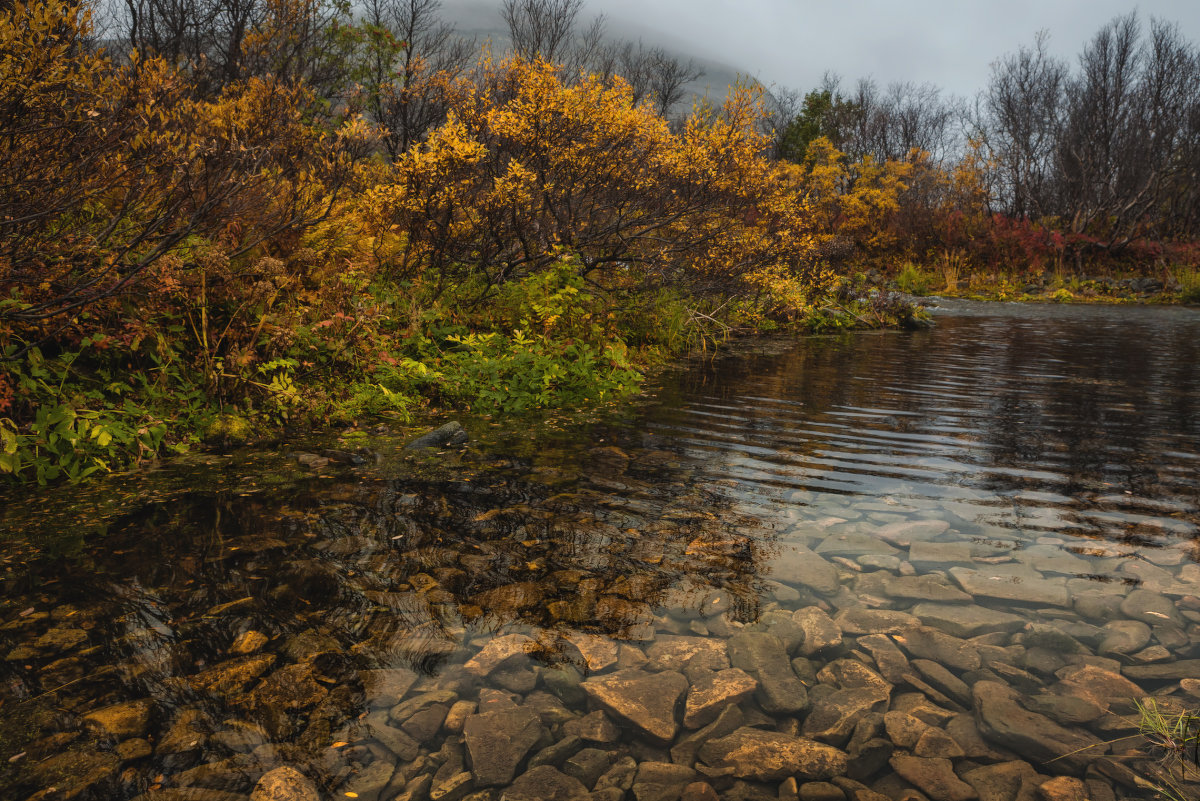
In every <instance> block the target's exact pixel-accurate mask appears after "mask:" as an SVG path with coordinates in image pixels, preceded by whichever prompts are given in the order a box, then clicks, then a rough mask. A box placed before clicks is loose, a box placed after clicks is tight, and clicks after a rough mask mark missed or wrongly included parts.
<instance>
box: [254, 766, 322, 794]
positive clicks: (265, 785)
mask: <svg viewBox="0 0 1200 801" xmlns="http://www.w3.org/2000/svg"><path fill="white" fill-rule="evenodd" d="M320 798H321V797H320V795H319V794H318V793H317V788H316V785H314V784H313V783H312V782H311V781H310V780H309V779H308V777H307V776H305V775H304V774H303V773H301V772H300V771H298V770H296V769H295V768H293V767H290V766H287V765H285V766H283V767H281V768H275V769H274V770H271V771H268V772H267V773H264V774H263V777H262V778H261V779H259V780H258V784H257V785H255V787H254V791H253V792H252V793H250V801H320Z"/></svg>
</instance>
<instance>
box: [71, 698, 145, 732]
mask: <svg viewBox="0 0 1200 801" xmlns="http://www.w3.org/2000/svg"><path fill="white" fill-rule="evenodd" d="M154 707H155V705H154V701H152V700H150V699H149V698H143V699H142V700H140V701H126V702H125V703H123V704H113V705H112V706H106V707H104V708H103V709H97V710H94V711H92V712H89V713H87V714H86V715H84V716H83V722H84V723H86V724H88V725H89V726H91V727H93V728H96V729H99V730H100V731H101V732H103V733H104V734H106V735H108V736H109V737H112V738H113V739H116V740H126V739H129V738H130V737H145V736H146V733H147V732H148V731H149V730H150V718H151V716H152V715H153V714H154Z"/></svg>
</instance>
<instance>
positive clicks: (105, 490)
mask: <svg viewBox="0 0 1200 801" xmlns="http://www.w3.org/2000/svg"><path fill="white" fill-rule="evenodd" d="M936 318H937V322H938V325H937V326H936V328H934V329H933V330H930V331H922V332H916V333H903V332H886V333H867V334H857V335H853V336H850V337H846V338H840V337H839V338H815V339H808V340H804V341H800V342H795V341H790V342H788V341H778V340H772V341H763V342H754V343H741V344H739V345H737V346H736V347H735V348H731V349H730V350H729V352H727V353H726V355H725V356H724V357H723V358H720V359H717V360H716V361H715V362H712V363H697V364H696V365H694V366H693V367H691V368H687V369H681V370H679V371H676V372H673V373H670V374H668V375H667V376H666V377H665V378H664V379H663V380H662V387H661V388H660V389H659V390H658V391H656V392H655V393H654V394H653V396H652V397H650V398H649V399H648V400H646V401H645V402H644V403H641V404H639V405H638V406H636V407H635V408H633V409H632V410H626V411H624V412H622V413H620V414H613V415H610V416H607V417H603V418H601V419H588V420H585V419H578V418H576V419H570V418H561V419H556V418H547V419H544V420H539V421H535V422H531V423H525V422H522V423H521V424H519V425H513V424H512V423H511V422H510V421H500V422H493V423H489V422H487V421H476V422H475V423H474V424H470V423H468V429H469V431H470V432H471V434H472V437H473V438H472V441H471V443H470V444H469V445H468V446H466V447H465V448H463V449H457V450H454V451H449V452H444V453H413V452H411V451H404V450H403V449H402V446H403V444H404V442H405V441H406V438H404V437H399V436H391V435H389V434H387V433H376V434H372V435H368V436H365V437H349V438H346V439H344V440H342V442H341V443H340V444H338V445H337V446H338V447H341V448H355V447H363V448H367V449H369V450H370V451H371V453H372V454H377V456H376V457H375V458H374V459H373V460H371V461H370V462H369V463H368V464H365V465H362V466H358V467H351V466H340V465H339V464H337V463H336V462H335V463H331V464H329V465H320V462H319V461H318V462H317V465H318V466H317V467H315V468H313V467H308V466H304V465H302V464H300V463H299V462H298V461H297V460H296V459H295V458H294V456H288V455H286V454H278V455H269V454H259V455H240V456H238V455H235V456H233V457H215V456H214V457H211V458H196V459H183V460H180V461H178V462H176V463H173V464H171V465H168V466H166V467H164V468H161V469H158V470H154V471H144V472H143V473H139V474H136V475H131V476H127V477H121V478H118V479H115V480H113V481H109V482H105V483H102V484H98V485H94V486H92V487H89V488H85V489H81V490H67V491H63V492H58V493H51V494H47V495H39V496H38V497H36V498H34V497H28V496H29V495H31V494H27V497H24V498H20V497H10V498H9V499H7V502H6V503H5V506H4V511H3V516H2V518H0V526H2V527H3V528H4V530H5V531H6V532H7V533H6V535H5V536H6V539H5V540H3V541H0V556H2V558H3V568H4V573H3V583H2V584H0V587H2V588H3V594H2V595H0V671H2V672H3V686H0V798H4V799H9V798H12V799H31V798H36V799H45V800H47V801H49V800H50V799H67V798H79V799H120V800H122V801H123V800H124V799H130V798H139V799H142V800H143V801H183V800H184V799H191V801H246V800H247V799H249V798H253V799H254V801H260V799H277V800H278V799H305V801H310V800H311V799H316V798H328V799H335V798H336V799H341V798H358V799H363V801H392V799H410V800H411V801H460V799H473V801H501V800H502V799H508V801H518V800H519V799H527V800H528V801H535V800H541V799H558V800H559V801H565V800H566V799H584V798H588V797H589V796H590V797H591V798H594V799H597V800H601V799H603V801H619V800H620V799H623V798H624V799H637V801H659V800H664V801H671V800H673V799H680V798H682V799H685V801H698V800H699V799H714V798H721V799H776V798H778V799H796V798H802V799H805V800H806V801H843V799H846V800H847V801H882V799H883V798H891V799H910V800H911V801H921V799H930V801H971V800H972V799H976V798H978V799H980V800H981V801H1018V800H1019V801H1083V799H1091V800H1092V801H1109V800H1110V799H1114V798H1125V797H1154V796H1155V795H1156V791H1155V790H1154V789H1153V785H1155V784H1158V785H1160V786H1161V785H1162V784H1163V782H1164V773H1163V771H1164V770H1166V769H1170V768H1172V765H1171V764H1170V763H1169V762H1167V761H1164V756H1166V754H1165V753H1164V751H1163V749H1161V748H1160V747H1158V746H1156V744H1155V743H1154V742H1150V741H1147V740H1146V739H1145V738H1144V737H1141V736H1139V735H1138V725H1139V719H1140V718H1141V717H1142V715H1141V713H1140V712H1139V709H1146V708H1151V709H1154V710H1157V711H1158V712H1159V713H1161V714H1162V715H1165V716H1166V717H1167V718H1168V719H1174V718H1175V716H1178V715H1179V714H1180V713H1183V712H1186V711H1188V710H1193V709H1198V708H1200V564H1198V562H1200V541H1198V534H1200V530H1198V525H1200V313H1197V312H1196V311H1195V310H1186V309H1154V308H1100V307H1063V306H1054V307H1051V306H1015V305H1013V306H991V305H989V306H982V305H971V304H965V303H953V304H946V305H944V306H943V307H941V308H939V309H938V310H937V312H936ZM464 422H466V421H464ZM331 444H332V443H301V444H295V445H293V446H292V447H293V448H294V449H298V450H304V449H313V450H318V451H319V450H320V449H321V448H323V447H325V448H327V447H330V445H331ZM1181 733H1182V734H1184V735H1189V736H1200V735H1198V734H1197V727H1196V724H1193V723H1189V722H1188V721H1187V719H1184V720H1183V723H1182V729H1181ZM1186 761H1187V760H1186V759H1185V763H1186ZM1184 767H1185V768H1188V766H1187V765H1186V764H1185V766H1184ZM1188 770H1190V771H1191V772H1189V773H1187V774H1185V777H1184V780H1185V781H1186V779H1187V778H1191V777H1192V776H1193V775H1194V771H1195V768H1194V767H1192V768H1188ZM1170 776H1174V777H1175V780H1179V776H1180V774H1179V768H1178V766H1175V767H1174V769H1173V772H1172V773H1171V774H1170ZM1179 789H1180V790H1181V791H1182V793H1183V794H1184V795H1185V797H1187V796H1189V795H1190V797H1196V793H1195V791H1196V788H1195V787H1194V786H1190V787H1189V786H1187V785H1186V784H1184V785H1182V786H1181V787H1180V788H1179Z"/></svg>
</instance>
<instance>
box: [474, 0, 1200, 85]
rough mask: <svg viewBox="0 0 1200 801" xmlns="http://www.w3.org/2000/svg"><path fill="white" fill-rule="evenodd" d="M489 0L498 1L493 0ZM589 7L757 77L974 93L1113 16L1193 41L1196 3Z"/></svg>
mask: <svg viewBox="0 0 1200 801" xmlns="http://www.w3.org/2000/svg"><path fill="white" fill-rule="evenodd" d="M496 5H497V6H498V5H499V0H497V2H496ZM585 7H586V9H587V10H588V11H589V12H593V13H594V12H599V11H603V12H605V13H606V14H607V15H608V16H609V17H611V18H612V19H613V21H614V22H630V23H638V24H640V25H642V26H645V27H647V28H651V29H654V30H658V31H662V32H664V33H667V34H671V35H673V36H674V37H676V38H678V39H682V40H685V41H686V42H687V43H688V44H689V45H690V48H689V49H692V50H694V52H695V53H696V54H698V55H704V56H707V57H710V58H713V59H714V60H717V61H722V62H725V63H727V64H729V65H730V66H732V67H734V68H736V69H739V70H741V71H744V72H747V73H749V74H751V75H754V76H755V77H757V78H758V79H759V80H761V81H762V82H764V83H768V84H769V83H772V82H774V83H777V84H780V85H784V86H789V87H793V88H798V89H809V88H812V87H813V86H815V85H816V84H817V83H819V82H820V80H821V75H822V74H823V73H825V72H826V71H832V72H835V73H838V74H839V75H841V77H842V79H843V81H844V82H846V83H853V82H854V81H855V80H857V79H858V78H861V77H873V78H875V79H876V80H877V81H878V82H879V83H881V84H887V83H889V82H891V81H897V80H911V81H916V82H918V83H920V82H925V81H929V82H931V83H934V84H937V85H938V86H941V87H942V88H943V89H945V90H947V91H949V92H951V93H954V94H959V95H964V96H972V95H974V94H975V92H976V90H978V89H980V88H982V86H983V85H984V83H985V82H986V81H987V76H988V65H989V64H990V63H991V62H992V61H993V60H995V59H996V58H997V57H998V56H1000V55H1003V54H1004V53H1007V52H1011V51H1013V50H1016V49H1017V47H1019V46H1021V45H1027V44H1030V43H1032V42H1033V39H1034V35H1035V34H1036V33H1037V32H1038V31H1039V30H1041V29H1043V28H1044V29H1046V30H1048V31H1049V32H1050V36H1051V38H1050V44H1051V47H1052V49H1053V51H1054V52H1056V53H1057V54H1059V55H1061V56H1063V57H1067V58H1070V59H1072V60H1073V59H1074V58H1075V56H1076V54H1077V53H1078V52H1079V50H1080V48H1081V46H1082V45H1083V43H1084V42H1085V41H1086V40H1087V39H1088V38H1090V37H1091V35H1092V34H1094V33H1095V32H1096V30H1097V29H1098V28H1099V27H1100V26H1101V25H1103V24H1104V23H1106V22H1107V21H1108V20H1110V19H1112V18H1113V17H1114V16H1116V15H1118V14H1125V13H1128V12H1129V11H1131V10H1133V9H1134V8H1137V9H1138V11H1139V13H1140V14H1141V16H1142V17H1143V18H1144V19H1148V18H1149V17H1150V16H1155V17H1160V18H1163V19H1167V20H1170V21H1173V22H1177V23H1179V25H1180V28H1181V29H1182V31H1183V33H1184V34H1185V35H1186V36H1187V37H1188V38H1189V39H1190V40H1191V41H1192V42H1196V43H1200V0H1145V1H1144V2H1141V3H1140V4H1137V5H1135V4H1133V3H1130V2H1122V1H1121V0H1005V2H1003V3H1001V2H980V0H957V1H956V2H951V1H950V0H840V2H836V3H835V2H828V1H827V2H815V0H586V6H585Z"/></svg>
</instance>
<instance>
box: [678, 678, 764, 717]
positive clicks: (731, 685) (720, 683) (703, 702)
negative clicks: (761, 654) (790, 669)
mask: <svg viewBox="0 0 1200 801" xmlns="http://www.w3.org/2000/svg"><path fill="white" fill-rule="evenodd" d="M756 689H758V681H757V680H755V678H754V677H753V676H751V675H750V674H748V673H746V672H745V671H744V670H741V669H740V668H730V669H728V670H722V671H719V672H717V673H710V674H708V675H705V676H702V677H701V678H699V679H697V680H696V681H695V682H694V683H693V684H692V686H691V689H689V690H688V694H687V702H686V704H685V706H684V713H683V725H684V726H685V727H686V728H689V729H698V728H700V727H701V726H707V725H708V724H709V723H711V722H713V721H714V720H716V718H717V715H719V714H720V713H721V710H722V709H724V708H725V707H727V706H730V705H733V704H739V703H741V702H742V701H744V700H746V699H747V698H749V697H750V696H751V695H753V694H754V691H755V690H756Z"/></svg>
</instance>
